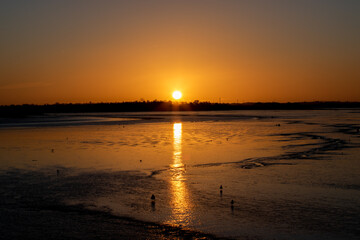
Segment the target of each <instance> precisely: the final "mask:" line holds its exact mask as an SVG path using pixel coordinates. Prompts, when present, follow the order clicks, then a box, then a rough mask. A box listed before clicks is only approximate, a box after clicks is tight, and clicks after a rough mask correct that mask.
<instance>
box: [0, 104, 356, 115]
mask: <svg viewBox="0 0 360 240" xmlns="http://www.w3.org/2000/svg"><path fill="white" fill-rule="evenodd" d="M338 108H340V109H341V108H360V102H319V101H316V102H288V103H278V102H256V103H253V102H249V103H211V102H200V101H198V100H195V101H193V102H172V101H158V100H154V101H134V102H113V103H91V102H90V103H55V104H44V105H35V104H23V105H2V106H0V117H25V116H29V115H41V114H45V113H85V112H86V113H91V112H149V111H220V110H223V111H227V110H315V109H338Z"/></svg>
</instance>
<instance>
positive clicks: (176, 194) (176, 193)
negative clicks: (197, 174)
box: [170, 123, 190, 225]
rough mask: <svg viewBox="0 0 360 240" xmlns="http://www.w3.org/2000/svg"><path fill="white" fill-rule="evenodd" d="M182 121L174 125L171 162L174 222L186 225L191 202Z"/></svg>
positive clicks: (172, 220) (172, 221)
mask: <svg viewBox="0 0 360 240" xmlns="http://www.w3.org/2000/svg"><path fill="white" fill-rule="evenodd" d="M181 143H182V123H174V125H173V149H174V150H173V162H172V164H171V166H170V167H171V181H170V185H171V193H172V196H171V205H172V219H171V221H170V223H172V224H177V225H178V224H182V225H186V224H188V223H189V220H190V202H189V196H188V191H187V188H186V184H185V182H184V180H185V176H184V173H185V171H186V170H185V166H184V164H183V163H182V150H181Z"/></svg>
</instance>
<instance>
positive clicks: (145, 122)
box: [0, 110, 360, 239]
mask: <svg viewBox="0 0 360 240" xmlns="http://www.w3.org/2000/svg"><path fill="white" fill-rule="evenodd" d="M359 123H360V112H359V111H358V110H321V111H228V112H182V113H160V112H159V113H114V114H108V113H106V114H104V113H98V114H61V115H49V116H47V117H42V118H29V119H17V120H16V121H15V120H10V121H9V120H6V119H2V120H1V121H0V159H1V161H0V168H1V175H2V176H1V177H2V179H7V178H8V177H9V176H10V175H11V176H13V177H14V176H17V177H18V178H19V179H23V180H24V181H25V182H27V183H28V184H30V185H34V186H35V185H36V186H41V188H40V187H39V189H37V190H36V192H37V194H38V195H39V196H41V198H42V199H43V198H44V199H48V198H51V199H53V198H54V199H57V200H58V201H59V202H61V203H62V204H65V205H77V204H82V205H83V206H85V207H86V208H89V209H96V210H100V211H104V212H108V213H109V214H113V215H118V216H129V217H132V218H135V219H138V220H143V221H151V222H157V223H161V224H169V225H174V226H180V227H182V228H185V229H194V230H197V231H202V232H206V233H212V234H215V235H216V236H220V237H231V238H239V239H241V238H249V239H289V238H290V239H325V238H326V239H357V238H358V237H359V236H360V227H359V226H360V220H359V217H358V216H360V162H359V161H360V159H359V153H360V150H359V146H360V133H359V132H358V129H359V127H360V124H359ZM29 173H30V175H29ZM38 174H41V176H43V177H42V178H39V177H38V176H39V175H38ZM25 176H26V178H25ZM29 176H30V177H29ZM31 176H34V177H31ZM44 176H45V177H44ZM39 179H40V180H39ZM19 182H21V181H19ZM11 184H14V183H11ZM11 184H8V185H9V186H7V185H6V183H4V185H5V186H7V188H3V189H2V190H1V193H2V194H3V195H4V196H5V195H6V196H7V195H12V194H15V196H14V197H15V198H19V199H23V198H29V199H32V196H34V194H33V189H32V190H31V192H27V191H30V190H26V189H23V190H22V191H20V192H19V191H18V192H16V193H14V190H13V188H12V186H10V185H11ZM220 185H222V186H223V189H222V193H220V188H219V187H220ZM152 194H154V195H155V196H156V200H155V201H154V202H152V201H151V200H150V196H151V195H152ZM32 200H33V201H37V199H36V198H34V199H32ZM231 200H234V204H233V205H231V203H230V202H231Z"/></svg>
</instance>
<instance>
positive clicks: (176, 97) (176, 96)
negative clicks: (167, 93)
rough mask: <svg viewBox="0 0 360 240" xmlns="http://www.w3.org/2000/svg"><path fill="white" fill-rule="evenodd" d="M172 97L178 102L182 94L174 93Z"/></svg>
mask: <svg viewBox="0 0 360 240" xmlns="http://www.w3.org/2000/svg"><path fill="white" fill-rule="evenodd" d="M172 96H173V98H174V99H176V100H179V99H180V98H181V97H182V93H181V92H180V91H175V92H173V94H172Z"/></svg>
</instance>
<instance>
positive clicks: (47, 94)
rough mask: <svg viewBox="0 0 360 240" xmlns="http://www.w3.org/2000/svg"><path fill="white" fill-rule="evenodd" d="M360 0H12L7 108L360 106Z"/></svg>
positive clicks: (1, 13) (1, 63)
mask: <svg viewBox="0 0 360 240" xmlns="http://www.w3.org/2000/svg"><path fill="white" fill-rule="evenodd" d="M359 12H360V2H359V1H351V0H349V1H316V3H314V1H271V3H270V1H231V0H229V1H211V0H209V1H150V0H149V1H123V2H121V1H120V2H119V1H91V0H89V1H76V3H74V1H59V2H56V3H53V2H49V1H45V0H44V1H35V3H34V2H32V3H29V1H16V3H15V1H2V2H1V3H0V30H1V32H2V37H1V38H0V52H1V54H0V104H23V103H36V104H42V103H55V102H89V101H92V102H100V101H104V102H112V101H133V100H140V99H141V98H143V99H145V100H154V99H158V100H170V99H171V94H172V92H173V91H174V90H180V91H182V92H183V100H185V101H193V100H195V99H198V100H200V101H218V100H219V98H221V99H222V102H236V101H239V102H253V101H280V102H287V101H314V100H320V101H323V100H334V101H338V100H339V101H360V44H359V42H360V31H359V29H360V15H359V14H358V13H359Z"/></svg>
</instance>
